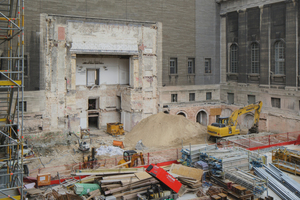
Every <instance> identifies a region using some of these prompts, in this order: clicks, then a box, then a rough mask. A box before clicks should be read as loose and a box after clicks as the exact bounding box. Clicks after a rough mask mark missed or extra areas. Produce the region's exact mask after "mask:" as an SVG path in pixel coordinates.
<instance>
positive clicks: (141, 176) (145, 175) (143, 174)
mask: <svg viewBox="0 0 300 200" xmlns="http://www.w3.org/2000/svg"><path fill="white" fill-rule="evenodd" d="M134 175H135V176H136V177H137V178H138V179H139V180H143V179H147V178H151V177H152V176H151V175H150V174H148V173H147V172H138V173H135V174H134Z"/></svg>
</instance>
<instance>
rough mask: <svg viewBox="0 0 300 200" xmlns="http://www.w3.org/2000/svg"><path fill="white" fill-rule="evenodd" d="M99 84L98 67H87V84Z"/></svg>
mask: <svg viewBox="0 0 300 200" xmlns="http://www.w3.org/2000/svg"><path fill="white" fill-rule="evenodd" d="M93 85H99V69H87V86H93Z"/></svg>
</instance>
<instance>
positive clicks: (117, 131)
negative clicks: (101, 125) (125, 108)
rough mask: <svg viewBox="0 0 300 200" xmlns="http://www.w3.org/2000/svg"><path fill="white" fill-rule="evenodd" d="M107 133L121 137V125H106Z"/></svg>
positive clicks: (122, 130)
mask: <svg viewBox="0 0 300 200" xmlns="http://www.w3.org/2000/svg"><path fill="white" fill-rule="evenodd" d="M107 132H108V133H109V134H111V135H123V134H124V133H125V131H124V129H123V124H122V123H107Z"/></svg>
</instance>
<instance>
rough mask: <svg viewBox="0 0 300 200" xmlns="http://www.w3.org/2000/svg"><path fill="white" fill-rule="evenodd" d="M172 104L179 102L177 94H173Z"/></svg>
mask: <svg viewBox="0 0 300 200" xmlns="http://www.w3.org/2000/svg"><path fill="white" fill-rule="evenodd" d="M171 102H177V94H171Z"/></svg>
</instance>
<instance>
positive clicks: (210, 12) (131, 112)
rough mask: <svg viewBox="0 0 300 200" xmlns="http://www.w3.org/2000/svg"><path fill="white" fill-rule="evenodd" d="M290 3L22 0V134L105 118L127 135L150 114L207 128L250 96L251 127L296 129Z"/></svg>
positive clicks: (247, 121)
mask: <svg viewBox="0 0 300 200" xmlns="http://www.w3.org/2000/svg"><path fill="white" fill-rule="evenodd" d="M299 8H300V7H299V2H298V0H293V1H280V0H266V1H259V0H253V1H248V0H226V1H225V0H216V1H197V0H147V1H141V0H101V1H95V0H81V1H78V0H76V1H75V0H67V1H58V0H50V1H39V2H33V1H26V20H25V27H26V30H25V36H26V43H25V45H26V60H27V62H26V63H27V68H26V71H25V89H26V92H25V94H24V100H25V101H26V106H27V108H26V112H25V123H24V129H25V132H27V133H31V134H41V133H46V132H54V131H58V132H68V131H74V132H78V131H79V130H80V128H91V127H97V128H100V127H103V126H105V125H106V123H108V122H122V123H124V125H125V129H126V130H127V131H130V130H131V128H132V127H133V126H134V125H135V124H136V123H138V122H139V121H141V120H142V119H143V118H145V117H147V116H150V115H151V114H155V113H157V112H160V111H162V112H166V113H170V114H180V115H184V116H185V117H187V118H189V119H190V120H192V121H196V122H199V123H202V124H204V125H207V124H210V123H212V122H214V121H215V120H216V118H217V117H218V116H228V115H230V114H231V112H232V111H233V110H235V109H238V108H239V107H241V106H245V105H247V104H248V103H253V102H256V101H263V104H264V105H263V109H262V115H261V120H260V129H261V131H275V132H286V131H295V130H299V129H300V127H298V125H297V123H295V122H297V121H298V120H299V119H300V118H299V104H300V94H299V92H298V86H299V79H298V77H299V76H298V75H299V61H298V58H299V42H298V38H299V33H298V32H299V30H298V29H299V28H298V27H299V20H298V19H299V15H298V12H299ZM252 120H253V117H252V115H251V114H248V115H245V116H242V117H240V120H239V122H240V125H241V127H242V128H247V127H249V126H251V123H252ZM278 124H283V126H280V125H278Z"/></svg>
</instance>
